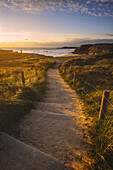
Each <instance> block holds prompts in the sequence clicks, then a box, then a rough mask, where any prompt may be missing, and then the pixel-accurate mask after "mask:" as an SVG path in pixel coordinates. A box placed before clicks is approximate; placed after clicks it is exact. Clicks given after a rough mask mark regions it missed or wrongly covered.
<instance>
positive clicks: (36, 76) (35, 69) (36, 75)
mask: <svg viewBox="0 0 113 170" xmlns="http://www.w3.org/2000/svg"><path fill="white" fill-rule="evenodd" d="M35 75H36V77H37V76H38V75H37V69H35Z"/></svg>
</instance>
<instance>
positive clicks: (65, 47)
mask: <svg viewBox="0 0 113 170" xmlns="http://www.w3.org/2000/svg"><path fill="white" fill-rule="evenodd" d="M75 48H76V47H67V46H64V47H57V49H75Z"/></svg>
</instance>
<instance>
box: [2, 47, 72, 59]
mask: <svg viewBox="0 0 113 170" xmlns="http://www.w3.org/2000/svg"><path fill="white" fill-rule="evenodd" d="M2 49H4V50H13V51H14V52H19V53H20V52H21V50H22V52H23V53H35V54H43V55H46V56H53V57H55V56H62V55H66V54H71V53H72V52H73V51H74V49H73V48H72V49H61V48H2Z"/></svg>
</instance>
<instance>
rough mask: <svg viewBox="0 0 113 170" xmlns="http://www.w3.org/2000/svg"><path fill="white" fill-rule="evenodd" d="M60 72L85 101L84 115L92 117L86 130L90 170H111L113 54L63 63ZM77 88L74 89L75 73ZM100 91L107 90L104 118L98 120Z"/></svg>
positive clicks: (112, 152)
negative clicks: (89, 142) (107, 96)
mask: <svg viewBox="0 0 113 170" xmlns="http://www.w3.org/2000/svg"><path fill="white" fill-rule="evenodd" d="M59 72H60V74H61V76H62V77H63V78H64V80H65V81H66V82H67V83H68V84H69V85H70V86H71V88H73V89H74V90H76V92H77V93H78V94H79V95H80V97H81V99H82V100H83V101H84V105H85V109H86V112H87V113H88V114H89V116H91V117H92V118H93V123H92V125H91V126H90V127H89V132H90V136H91V147H90V150H89V152H88V154H89V156H90V158H91V159H92V162H91V166H90V165H89V169H94V170H100V169H101V170H108V169H113V53H110V54H106V55H97V56H88V57H84V58H82V59H81V58H77V59H70V60H67V61H65V62H64V63H63V64H62V65H61V67H60V69H59ZM75 72H76V74H77V77H76V78H77V80H76V87H74V86H73V81H74V73H75ZM103 90H110V91H111V92H110V98H109V100H110V102H109V103H108V107H107V113H106V118H105V120H104V121H101V122H99V121H98V115H99V110H100V104H101V97H102V93H103Z"/></svg>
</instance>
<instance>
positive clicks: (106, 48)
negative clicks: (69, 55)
mask: <svg viewBox="0 0 113 170" xmlns="http://www.w3.org/2000/svg"><path fill="white" fill-rule="evenodd" d="M109 52H113V44H85V45H81V46H80V47H77V48H76V49H75V51H74V54H88V55H96V54H107V53H109Z"/></svg>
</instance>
